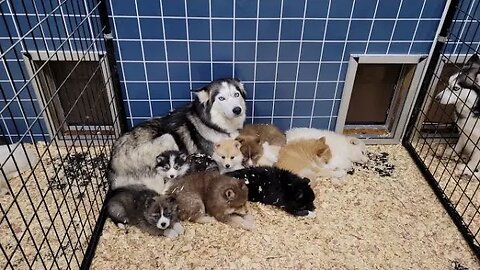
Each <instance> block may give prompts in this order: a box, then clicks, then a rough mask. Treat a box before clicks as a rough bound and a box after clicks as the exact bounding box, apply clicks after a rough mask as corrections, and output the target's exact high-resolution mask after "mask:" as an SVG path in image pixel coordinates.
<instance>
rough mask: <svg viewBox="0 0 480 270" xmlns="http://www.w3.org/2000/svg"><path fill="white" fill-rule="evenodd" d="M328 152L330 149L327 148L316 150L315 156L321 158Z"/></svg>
mask: <svg viewBox="0 0 480 270" xmlns="http://www.w3.org/2000/svg"><path fill="white" fill-rule="evenodd" d="M329 152H330V148H328V147H320V148H318V149H317V152H316V154H317V156H318V157H321V156H323V155H326V154H328V153H329Z"/></svg>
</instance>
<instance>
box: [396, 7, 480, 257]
mask: <svg viewBox="0 0 480 270" xmlns="http://www.w3.org/2000/svg"><path fill="white" fill-rule="evenodd" d="M479 5H480V1H475V0H460V1H452V3H451V6H450V10H449V12H448V14H447V16H446V20H445V24H444V26H443V29H442V31H441V33H440V37H439V41H438V44H437V46H436V47H435V49H434V53H433V56H432V60H431V64H430V67H429V69H428V70H427V74H426V79H425V81H424V83H423V86H422V90H421V95H420V97H419V100H418V101H417V105H416V108H415V109H414V113H413V116H412V119H411V121H410V124H409V128H408V130H409V131H408V132H407V136H406V137H405V141H404V144H405V146H406V147H407V149H408V150H409V151H410V153H411V154H412V156H413V157H414V159H415V160H416V161H417V164H418V165H419V167H420V169H421V170H422V171H423V172H424V174H425V175H426V176H427V179H428V181H429V182H430V184H431V185H432V187H433V189H434V191H435V192H436V193H437V195H438V196H439V198H440V200H441V202H442V203H443V204H444V206H445V207H446V209H447V211H448V212H449V214H450V215H451V217H452V218H453V220H454V222H455V223H456V225H457V226H458V227H459V229H460V231H461V232H462V233H463V234H464V236H465V237H466V239H467V241H468V242H469V244H470V245H471V247H472V248H473V249H474V251H475V252H476V254H477V255H480V252H479V251H480V244H479V241H480V235H479V233H480V192H479V188H480V172H479V169H480V168H479V163H480V141H479V133H480V121H479V120H478V119H479V115H478V106H479V99H478V95H479V94H480V91H479V89H480V87H479V83H480V81H479V79H480V77H479V75H480V69H479V67H480V61H479V58H478V54H479V46H478V45H477V44H474V43H475V42H478V40H479V38H480V31H479V26H480V17H479V14H480V6H479Z"/></svg>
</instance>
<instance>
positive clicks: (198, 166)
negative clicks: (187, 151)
mask: <svg viewBox="0 0 480 270" xmlns="http://www.w3.org/2000/svg"><path fill="white" fill-rule="evenodd" d="M187 163H188V165H189V169H188V172H187V173H192V172H200V171H202V172H203V171H210V170H214V171H218V165H217V162H215V160H213V158H212V157H211V156H209V155H206V154H201V153H196V154H191V155H188V157H187Z"/></svg>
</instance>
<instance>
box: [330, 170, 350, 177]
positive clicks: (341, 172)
mask: <svg viewBox="0 0 480 270" xmlns="http://www.w3.org/2000/svg"><path fill="white" fill-rule="evenodd" d="M346 175H347V171H346V170H335V171H333V172H332V177H334V178H343V177H345V176H346Z"/></svg>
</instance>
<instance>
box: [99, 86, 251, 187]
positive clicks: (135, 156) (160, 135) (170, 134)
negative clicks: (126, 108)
mask: <svg viewBox="0 0 480 270" xmlns="http://www.w3.org/2000/svg"><path fill="white" fill-rule="evenodd" d="M193 93H194V94H195V95H196V99H195V100H194V101H193V102H191V103H190V104H188V105H186V106H184V107H182V108H179V109H177V110H174V111H173V112H171V113H169V114H168V115H166V116H163V117H154V118H151V119H149V120H147V121H145V122H143V123H141V124H139V125H137V126H136V127H134V128H133V129H132V130H131V131H129V132H127V133H125V134H123V135H122V136H121V137H120V138H119V139H118V140H117V141H116V142H115V144H114V146H113V149H112V156H111V160H110V166H109V170H108V179H109V181H110V184H111V187H112V189H115V188H119V187H122V186H125V185H129V184H132V183H131V181H130V180H132V179H142V178H144V177H151V176H152V175H154V174H155V173H156V172H155V165H156V157H157V156H158V155H159V154H161V153H163V152H165V151H172V150H175V151H182V152H185V153H188V154H193V153H204V154H208V155H211V154H212V152H213V146H214V144H215V143H216V142H218V141H221V140H223V139H227V138H235V137H236V136H237V135H238V130H239V129H241V128H242V127H243V123H244V122H245V117H246V105H245V98H246V91H245V88H244V87H243V84H242V83H241V82H240V81H239V80H238V79H234V78H227V79H219V80H216V81H213V82H211V83H210V84H208V85H207V86H205V87H203V88H200V89H197V90H193ZM125 179H126V180H128V181H124V180H125ZM135 183H136V184H138V183H141V180H139V181H138V182H135Z"/></svg>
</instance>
